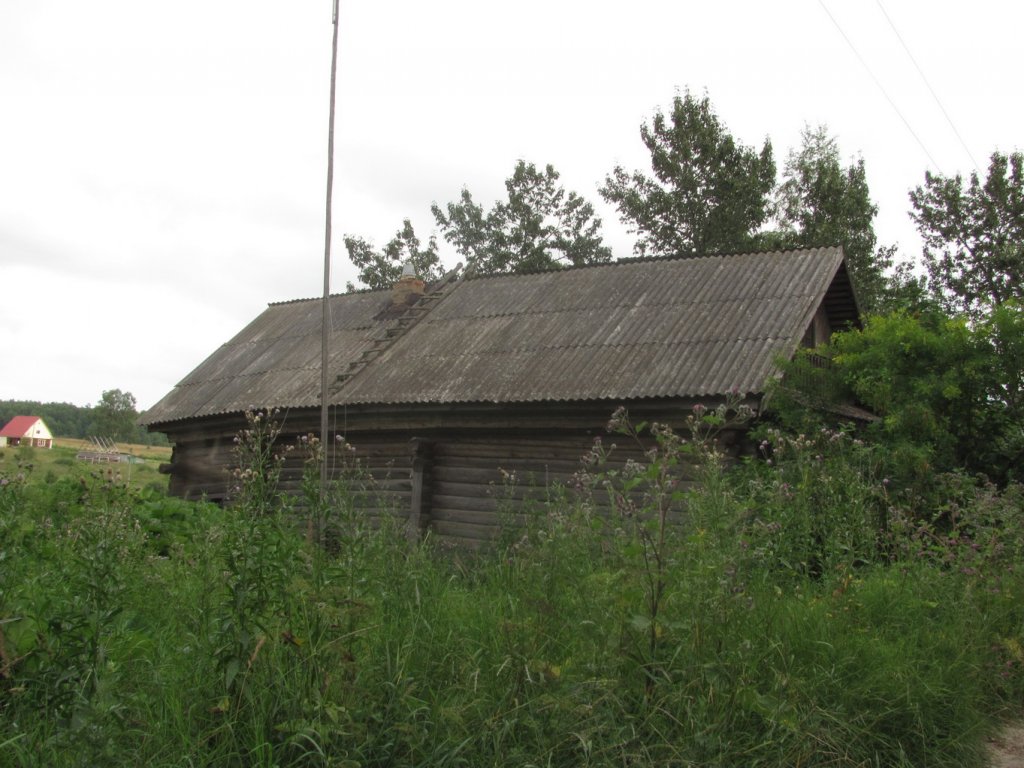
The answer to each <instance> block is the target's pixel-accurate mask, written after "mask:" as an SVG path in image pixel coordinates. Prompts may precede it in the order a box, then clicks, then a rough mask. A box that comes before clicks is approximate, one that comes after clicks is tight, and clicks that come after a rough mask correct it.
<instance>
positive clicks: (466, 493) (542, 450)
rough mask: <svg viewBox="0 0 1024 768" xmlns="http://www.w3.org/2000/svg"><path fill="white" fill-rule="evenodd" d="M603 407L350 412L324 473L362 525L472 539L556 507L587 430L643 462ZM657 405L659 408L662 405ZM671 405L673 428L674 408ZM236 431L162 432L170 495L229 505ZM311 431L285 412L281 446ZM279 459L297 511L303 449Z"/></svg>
mask: <svg viewBox="0 0 1024 768" xmlns="http://www.w3.org/2000/svg"><path fill="white" fill-rule="evenodd" d="M611 410H612V409H611V408H609V407H608V406H607V405H606V404H597V405H593V404H592V405H590V406H588V407H586V408H582V407H575V408H574V407H573V406H568V405H565V404H562V406H561V408H560V410H559V411H558V413H557V414H552V412H551V410H550V409H545V408H542V407H538V406H532V407H531V408H530V409H520V410H519V411H518V412H516V410H515V409H510V408H503V409H497V408H493V407H490V408H487V409H482V410H481V411H480V412H478V413H474V412H472V411H471V410H470V409H463V410H459V411H454V412H453V411H452V410H451V409H445V410H440V409H439V410H437V411H436V412H432V411H430V410H429V409H424V410H423V411H420V412H417V413H415V414H413V417H410V416H409V414H408V413H404V414H403V412H402V411H392V412H387V411H379V410H378V411H373V412H369V413H363V414H360V413H349V414H346V420H345V434H344V437H345V440H344V441H342V442H337V441H334V440H330V441H329V445H328V449H329V457H330V461H331V476H332V479H333V480H334V481H335V482H337V483H339V484H341V485H343V486H347V487H348V488H349V490H350V491H351V492H352V493H351V495H350V497H349V498H350V501H351V503H353V504H354V505H356V507H358V511H359V514H360V515H362V516H363V517H364V518H365V520H366V521H367V522H368V523H370V524H374V525H376V524H379V523H380V522H381V521H382V520H384V519H392V520H394V521H395V522H396V523H397V525H396V529H398V530H404V531H405V533H406V535H410V536H418V535H423V534H425V533H427V532H428V531H429V532H430V535H432V536H434V537H436V538H437V539H439V540H440V541H441V542H443V543H450V544H453V545H457V546H470V547H479V546H481V545H483V544H485V543H487V542H490V541H493V540H494V539H495V538H496V537H498V536H499V535H500V533H501V532H502V530H503V529H504V528H506V527H508V526H517V525H520V526H521V525H523V524H524V523H525V522H526V521H527V519H528V517H529V516H530V515H536V514H545V513H546V512H547V510H548V508H549V505H550V504H552V503H560V500H559V498H560V497H559V494H567V493H569V491H568V490H567V489H571V488H572V486H573V485H574V476H575V475H576V473H577V472H579V471H580V470H581V468H582V463H581V459H582V457H583V455H584V454H585V453H587V452H588V451H589V450H590V448H591V446H592V445H593V441H594V438H595V437H597V436H600V437H601V438H602V440H603V441H604V444H605V445H610V444H611V443H613V442H614V443H616V444H617V447H616V450H615V451H614V452H613V459H612V463H611V465H610V467H611V468H619V469H621V467H622V466H623V465H625V463H626V461H627V460H628V459H632V460H634V461H637V462H640V463H645V462H646V457H645V456H644V448H643V447H641V446H637V445H633V444H630V441H629V440H628V439H627V438H624V437H621V436H612V435H608V434H607V432H606V431H605V429H604V425H605V423H606V421H607V418H608V416H609V415H610V412H611ZM644 410H646V411H649V413H645V412H643V411H644ZM658 410H659V409H658V406H657V404H645V405H644V408H643V409H641V413H640V414H639V415H638V416H637V417H636V418H638V419H639V418H644V419H650V418H651V416H652V415H653V416H657V415H659V414H658ZM660 410H661V413H664V412H665V408H664V405H662V406H661V409H660ZM674 413H675V414H676V418H675V419H674V421H675V423H674V424H673V426H675V427H676V428H678V427H679V426H681V423H682V416H680V415H679V414H680V413H681V410H680V409H679V408H676V409H675V410H674ZM244 428H245V423H244V419H243V417H242V416H241V415H240V414H239V415H234V416H222V417H216V418H207V419H202V420H194V421H190V422H186V423H181V424H177V425H174V427H173V428H169V429H168V430H167V434H168V437H169V438H170V440H171V441H172V443H173V444H174V451H173V454H172V460H171V465H170V466H169V467H168V469H169V471H170V472H171V481H170V491H171V493H172V494H175V495H179V496H183V497H185V498H189V499H200V498H207V499H209V500H212V501H217V502H229V501H230V495H231V470H232V469H233V468H234V467H235V466H236V464H237V457H236V453H235V442H234V439H235V436H236V435H237V434H238V432H239V431H240V430H241V429H244ZM316 431H318V414H317V413H316V412H315V411H313V410H309V409H307V410H305V411H301V412H297V413H296V412H292V413H289V414H287V416H286V419H285V420H284V422H283V425H282V432H281V435H280V437H279V440H278V444H279V445H280V446H281V447H283V446H284V445H297V444H299V443H300V440H301V436H302V435H306V434H309V433H315V432H316ZM742 434H743V433H742V432H740V431H734V432H729V433H727V434H725V435H724V436H723V437H724V440H723V444H724V447H725V448H726V451H727V453H728V454H729V455H732V456H735V455H736V453H737V452H738V451H739V450H740V445H741V438H742ZM350 446H351V447H352V448H354V450H351V449H350ZM285 455H286V459H285V462H284V466H283V470H282V475H281V482H280V488H281V490H282V491H284V492H286V493H288V494H291V495H292V496H293V497H295V500H296V504H297V506H298V507H299V508H300V510H299V511H300V512H301V505H302V502H301V494H302V473H303V455H302V452H301V451H295V452H292V453H289V454H285ZM693 477H694V475H693V472H692V471H691V470H690V469H687V468H683V469H682V470H681V474H680V479H681V480H682V481H683V482H684V483H692V482H693ZM592 500H593V501H594V502H595V503H596V504H597V505H598V506H599V508H600V509H599V511H602V510H603V511H604V512H605V513H607V512H608V510H609V509H610V504H609V500H608V496H607V494H606V493H604V492H602V491H600V490H599V491H597V492H596V493H595V494H594V495H593V497H592Z"/></svg>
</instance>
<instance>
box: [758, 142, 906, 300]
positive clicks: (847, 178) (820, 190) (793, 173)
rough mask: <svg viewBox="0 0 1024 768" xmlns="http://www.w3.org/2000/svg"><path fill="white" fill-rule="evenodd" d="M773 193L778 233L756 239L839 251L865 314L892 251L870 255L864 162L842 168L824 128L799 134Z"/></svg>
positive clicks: (881, 288) (871, 213)
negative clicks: (796, 146)
mask: <svg viewBox="0 0 1024 768" xmlns="http://www.w3.org/2000/svg"><path fill="white" fill-rule="evenodd" d="M801 138H802V146H801V147H800V149H799V150H790V153H789V157H788V158H787V160H786V165H785V169H784V171H783V176H782V181H781V183H780V184H779V186H778V188H777V189H776V191H775V208H776V223H777V227H778V229H777V230H776V231H774V232H771V233H765V234H764V235H762V238H763V239H762V244H763V246H765V247H773V248H799V247H814V246H822V245H842V246H843V251H844V253H845V255H846V264H847V267H848V268H849V270H850V279H851V280H852V281H853V286H854V290H855V291H856V292H857V298H858V300H859V304H860V307H861V309H862V310H863V311H866V312H870V311H871V310H872V309H874V307H875V306H876V305H877V303H878V301H879V299H880V297H881V296H882V294H883V293H884V292H885V289H886V286H887V279H886V275H885V272H886V270H888V269H889V268H890V267H891V266H892V257H893V254H894V252H895V248H894V247H893V248H879V249H878V250H877V251H876V250H875V231H874V219H875V216H876V215H877V213H878V207H877V206H876V205H875V204H874V203H873V202H872V201H871V196H870V192H869V190H868V183H867V175H866V173H865V170H864V160H863V158H859V159H857V160H856V162H854V163H851V164H850V165H849V166H847V167H843V165H842V164H841V162H840V159H839V147H838V145H837V143H836V140H835V138H833V137H832V136H829V134H828V129H827V128H826V127H825V126H819V127H818V128H816V129H814V130H811V129H810V128H804V130H803V133H802V134H801Z"/></svg>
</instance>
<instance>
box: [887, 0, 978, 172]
mask: <svg viewBox="0 0 1024 768" xmlns="http://www.w3.org/2000/svg"><path fill="white" fill-rule="evenodd" d="M875 1H876V2H877V3H878V8H879V10H881V12H882V15H883V16H885V20H886V21H887V22H889V27H890V28H891V29H892V31H893V34H895V35H896V39H897V40H899V41H900V45H902V46H903V50H904V51H906V53H907V57H908V58H909V59H910V61H911V62H913V64H914V68H915V69H916V70H917V74H919V75H920V76H921V80H923V81H924V84H925V86H927V88H928V92H929V93H930V94H931V95H932V98H933V99H935V103H936V104H938V106H939V109H940V110H941V111H942V116H943V117H945V118H946V122H947V123H949V127H950V128H952V129H953V133H954V134H956V138H957V140H958V141H959V142H960V146H961V147H963V148H964V152H966V153H967V156H968V157H969V158H971V162H972V163H973V164H974V170H975V171H978V172H980V171H981V169H980V168H979V167H978V161H977V160H975V159H974V155H972V154H971V150H970V149H968V147H967V143H966V142H965V141H964V139H963V137H962V136H961V135H960V131H958V130H957V129H956V126H955V125H954V124H953V118H951V117H950V116H949V113H948V112H946V108H945V107H944V106H943V105H942V101H940V100H939V95H938V94H937V93H936V92H935V89H934V88H932V84H931V83H929V82H928V78H927V77H925V74H924V71H923V70H922V69H921V65H920V64H918V63H917V59H915V58H914V54H912V53H911V52H910V48H908V47H907V44H906V42H904V40H903V35H901V34H900V32H899V30H898V29H896V25H895V24H893V22H892V19H891V18H890V17H889V14H888V13H886V10H885V6H883V5H882V0H875Z"/></svg>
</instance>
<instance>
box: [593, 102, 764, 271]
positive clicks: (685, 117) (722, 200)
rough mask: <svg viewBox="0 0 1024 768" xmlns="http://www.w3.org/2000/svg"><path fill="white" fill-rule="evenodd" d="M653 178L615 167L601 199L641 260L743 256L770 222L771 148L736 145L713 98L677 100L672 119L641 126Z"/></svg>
mask: <svg viewBox="0 0 1024 768" xmlns="http://www.w3.org/2000/svg"><path fill="white" fill-rule="evenodd" d="M640 137H641V139H642V140H643V142H644V145H645V146H646V147H647V149H648V150H649V151H650V153H651V169H652V171H653V173H654V178H651V177H649V176H647V175H645V174H644V173H642V172H640V171H634V172H633V173H629V172H627V171H626V170H625V169H623V168H622V167H621V166H617V167H616V168H615V169H614V170H613V171H612V173H611V174H610V175H609V176H608V177H607V178H606V180H605V184H604V186H603V187H602V188H601V196H602V197H604V199H605V200H607V201H608V202H609V203H611V204H613V205H614V206H615V207H616V208H617V209H618V211H619V215H620V216H621V218H622V221H623V222H625V223H626V224H627V225H628V226H629V227H630V229H631V231H632V232H634V233H635V234H636V235H637V241H636V245H635V246H634V251H635V252H636V253H637V254H638V255H641V256H645V255H650V256H676V255H679V254H686V253H694V254H697V255H702V254H706V253H719V252H730V251H742V250H746V249H750V248H751V247H754V245H755V244H756V242H757V233H758V231H759V230H760V229H761V227H762V225H763V224H765V222H766V221H767V220H768V218H769V214H770V212H771V204H770V199H769V196H770V195H771V192H772V189H773V188H774V186H775V161H774V160H773V159H772V147H771V143H770V142H769V141H767V140H765V143H764V146H763V147H762V148H761V151H760V152H756V151H755V150H754V149H752V148H748V147H745V146H743V145H742V144H739V143H738V142H736V140H735V139H734V138H733V137H732V135H731V134H730V133H729V132H728V130H726V127H725V125H723V123H722V122H721V120H719V118H718V116H717V115H716V114H715V113H714V111H713V110H712V107H711V102H710V100H709V99H708V97H707V96H704V97H703V98H702V99H697V98H696V97H694V96H693V95H692V94H691V93H690V92H689V91H687V92H686V93H685V95H683V96H679V95H677V96H676V97H675V99H673V102H672V111H671V113H670V114H669V115H668V116H666V115H665V114H664V113H662V112H661V111H658V112H656V113H655V115H654V118H653V120H652V121H651V123H650V124H649V125H648V124H644V125H642V126H641V127H640Z"/></svg>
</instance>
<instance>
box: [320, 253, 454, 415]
mask: <svg viewBox="0 0 1024 768" xmlns="http://www.w3.org/2000/svg"><path fill="white" fill-rule="evenodd" d="M461 267H462V264H458V265H456V267H455V269H452V270H451V271H449V272H448V273H447V274H445V276H444V277H442V278H441V280H440V281H439V282H438V283H437V285H435V286H434V287H433V289H431V291H430V293H425V294H423V295H422V296H421V297H420V298H419V300H418V301H417V302H416V303H415V304H413V305H412V306H411V307H409V308H408V309H407V310H406V311H405V312H403V313H402V314H401V315H399V316H398V317H397V318H395V320H394V321H392V322H391V323H390V324H389V325H387V326H386V327H385V328H384V333H383V334H382V335H380V336H378V337H377V338H375V339H374V340H373V342H372V343H371V344H370V346H369V347H367V348H366V349H364V350H363V352H362V354H361V355H360V356H359V357H358V358H357V359H355V360H353V361H352V362H350V363H349V364H348V368H346V369H345V370H344V371H343V372H341V373H339V374H338V375H337V376H336V377H335V378H334V383H333V384H332V386H331V394H332V395H333V394H335V393H336V392H338V391H339V390H340V389H341V388H342V387H344V386H345V384H346V383H347V382H348V381H349V379H351V378H352V377H353V376H355V375H356V374H357V373H359V372H360V371H361V370H363V368H365V367H366V366H367V365H369V364H370V363H371V362H373V361H374V360H376V359H377V358H378V357H380V355H381V354H382V353H383V352H384V350H386V349H387V348H388V347H390V346H391V345H392V344H394V343H395V342H396V341H398V339H400V338H401V337H402V336H404V335H405V332H406V331H408V330H409V329H410V328H412V327H413V326H414V325H416V323H418V322H419V321H420V320H421V319H422V318H423V316H424V315H426V314H427V313H428V312H430V310H431V309H433V307H434V306H435V305H436V304H437V302H439V301H440V300H441V299H442V298H444V296H445V295H446V294H447V293H448V291H449V290H450V289H451V287H452V286H453V285H455V283H457V282H458V280H457V278H458V275H459V270H460V269H461Z"/></svg>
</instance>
